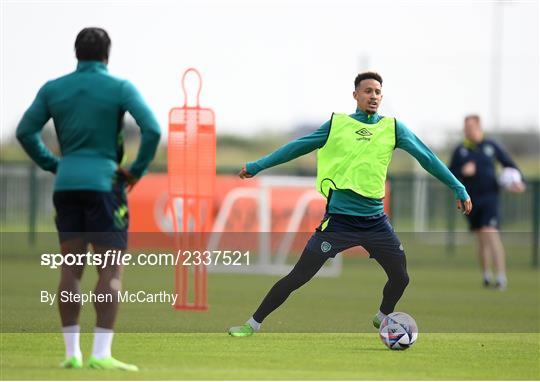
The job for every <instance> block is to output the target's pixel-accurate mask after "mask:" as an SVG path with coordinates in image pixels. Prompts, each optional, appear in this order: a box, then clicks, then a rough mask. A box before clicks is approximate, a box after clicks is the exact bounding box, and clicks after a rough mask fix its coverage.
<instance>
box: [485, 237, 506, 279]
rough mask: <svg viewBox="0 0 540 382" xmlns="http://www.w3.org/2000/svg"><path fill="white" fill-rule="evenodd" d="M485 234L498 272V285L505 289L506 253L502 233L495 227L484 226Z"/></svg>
mask: <svg viewBox="0 0 540 382" xmlns="http://www.w3.org/2000/svg"><path fill="white" fill-rule="evenodd" d="M483 234H484V237H485V243H486V244H487V246H488V248H489V253H490V255H491V258H492V260H493V265H494V267H495V272H496V274H497V285H498V286H499V287H500V288H502V289H504V288H505V287H506V253H505V250H504V246H503V243H502V240H501V235H500V234H499V231H498V230H497V229H496V228H493V227H489V228H484V229H483Z"/></svg>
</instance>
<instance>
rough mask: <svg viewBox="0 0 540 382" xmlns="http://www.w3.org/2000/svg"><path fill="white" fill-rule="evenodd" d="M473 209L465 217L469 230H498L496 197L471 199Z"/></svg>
mask: <svg viewBox="0 0 540 382" xmlns="http://www.w3.org/2000/svg"><path fill="white" fill-rule="evenodd" d="M472 201H473V209H472V211H471V213H470V214H469V215H468V216H467V221H468V222H469V229H470V230H471V231H475V230H477V229H480V228H483V227H493V228H497V229H498V228H499V200H498V197H497V195H490V196H484V197H476V198H472Z"/></svg>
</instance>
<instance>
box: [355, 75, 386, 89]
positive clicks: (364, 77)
mask: <svg viewBox="0 0 540 382" xmlns="http://www.w3.org/2000/svg"><path fill="white" fill-rule="evenodd" d="M363 80H375V81H379V83H380V84H381V86H382V77H381V75H380V74H379V73H377V72H364V73H360V74H359V75H357V76H356V78H355V79H354V88H355V89H356V88H357V87H358V85H359V84H360V82H362V81H363Z"/></svg>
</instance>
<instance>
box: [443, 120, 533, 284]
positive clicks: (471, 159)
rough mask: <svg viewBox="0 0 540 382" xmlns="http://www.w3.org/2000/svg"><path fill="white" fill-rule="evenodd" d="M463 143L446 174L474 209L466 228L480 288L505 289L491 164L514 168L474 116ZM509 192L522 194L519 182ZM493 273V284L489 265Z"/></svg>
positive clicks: (455, 153) (495, 177) (502, 248)
mask: <svg viewBox="0 0 540 382" xmlns="http://www.w3.org/2000/svg"><path fill="white" fill-rule="evenodd" d="M464 134H465V140H464V142H463V143H461V144H459V145H458V146H457V147H456V149H455V150H454V153H453V154H452V158H451V160H450V171H452V173H454V175H455V176H456V177H458V179H460V180H461V181H462V182H463V184H465V186H466V187H467V191H468V192H469V193H470V194H471V196H472V198H473V199H474V202H475V208H474V211H472V213H471V214H470V215H469V216H467V220H468V223H469V229H470V230H471V231H472V232H474V233H475V234H476V238H477V241H478V259H479V261H480V265H481V267H482V271H483V285H484V286H485V287H489V286H491V285H494V286H495V288H496V289H499V290H505V289H506V287H507V278H506V260H505V258H506V254H505V251H504V246H503V244H502V241H501V237H500V235H499V211H498V204H499V201H498V200H499V199H498V194H499V185H498V183H497V175H496V172H495V161H498V162H499V163H501V164H502V165H503V166H504V167H505V168H513V169H516V170H517V171H519V170H518V168H517V166H516V164H515V163H514V161H513V160H512V158H510V156H509V155H508V153H507V152H506V151H505V150H504V149H503V148H502V147H501V146H500V145H498V144H497V143H496V142H495V141H493V140H490V139H485V138H484V132H483V130H482V124H481V121H480V117H479V116H478V115H469V116H467V117H465V121H464ZM519 178H521V176H519ZM508 190H509V191H511V192H518V193H519V192H523V191H524V190H525V184H524V183H523V182H522V181H521V180H520V179H519V180H518V181H517V182H514V183H512V184H511V185H510V187H509V188H508ZM492 264H493V266H494V268H495V272H496V278H495V283H493V274H492V272H491V266H492Z"/></svg>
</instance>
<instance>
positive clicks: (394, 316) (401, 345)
mask: <svg viewBox="0 0 540 382" xmlns="http://www.w3.org/2000/svg"><path fill="white" fill-rule="evenodd" d="M379 336H380V337H381V340H382V342H383V344H385V345H386V346H387V347H388V349H391V350H405V349H408V348H410V347H411V346H412V345H413V344H414V343H415V342H416V339H417V338H418V326H417V325H416V321H414V318H412V317H411V316H409V315H408V314H407V313H401V312H394V313H390V314H389V315H388V316H386V317H385V318H384V320H382V322H381V326H380V329H379Z"/></svg>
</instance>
